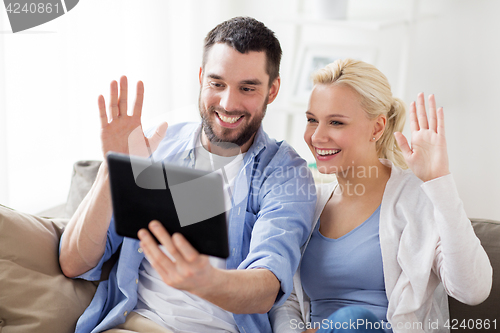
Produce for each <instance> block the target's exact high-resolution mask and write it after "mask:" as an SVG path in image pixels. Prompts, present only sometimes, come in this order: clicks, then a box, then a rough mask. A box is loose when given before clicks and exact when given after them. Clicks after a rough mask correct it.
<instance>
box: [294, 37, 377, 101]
mask: <svg viewBox="0 0 500 333" xmlns="http://www.w3.org/2000/svg"><path fill="white" fill-rule="evenodd" d="M345 58H353V59H357V60H362V61H365V62H367V63H370V64H373V65H376V64H375V61H376V48H375V47H370V46H345V45H306V46H304V47H303V48H302V52H301V55H300V57H299V62H298V65H297V66H296V68H295V71H294V86H293V94H292V95H293V96H292V102H294V103H297V104H301V105H304V104H307V102H308V100H309V95H310V94H311V90H312V87H313V83H312V80H311V75H312V74H313V73H314V72H315V71H316V70H318V69H320V68H323V67H325V66H326V65H328V64H330V63H332V62H334V61H335V60H337V59H345Z"/></svg>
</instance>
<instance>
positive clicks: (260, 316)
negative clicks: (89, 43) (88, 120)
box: [60, 17, 491, 333]
mask: <svg viewBox="0 0 500 333" xmlns="http://www.w3.org/2000/svg"><path fill="white" fill-rule="evenodd" d="M280 59H281V47H280V44H279V42H278V40H277V39H276V37H275V36H274V33H273V32H272V31H270V30H269V29H268V28H266V27H265V26H264V25H263V24H262V23H261V22H258V21H256V20H254V19H252V18H241V17H239V18H234V19H231V20H228V21H226V22H223V23H221V24H219V25H218V26H217V27H215V28H214V29H213V30H212V31H210V32H209V33H208V35H207V37H206V39H205V45H204V51H203V60H202V66H201V68H200V72H199V80H200V97H199V110H200V115H201V118H202V122H201V124H192V123H184V124H178V125H173V126H171V127H170V128H169V129H168V131H167V124H166V123H164V124H161V125H160V126H159V127H158V128H157V129H156V130H155V131H151V132H148V133H146V135H145V136H144V135H143V134H142V131H141V132H140V135H137V133H138V131H135V130H136V129H137V128H141V127H140V126H141V122H140V117H141V111H142V101H143V93H144V87H143V85H142V83H141V82H139V83H138V84H137V96H136V101H135V104H134V108H133V112H132V114H131V115H127V80H126V78H125V77H122V78H121V80H120V85H119V87H118V83H117V82H115V81H113V82H112V83H111V88H110V90H111V96H110V106H109V109H108V112H106V107H105V102H104V98H103V97H102V96H100V97H99V100H98V105H99V110H100V117H101V127H102V128H101V141H102V149H103V153H104V154H106V153H107V152H108V151H116V152H121V153H131V152H137V153H138V154H140V155H141V154H142V155H143V156H148V155H149V153H148V152H149V151H152V152H153V158H154V159H155V160H165V161H167V162H169V163H176V164H180V165H184V166H188V167H192V168H198V169H208V170H212V169H214V167H213V166H214V165H223V166H224V167H223V169H224V170H225V176H226V177H225V186H224V189H225V191H226V192H227V193H228V195H229V196H231V197H232V198H233V200H232V203H233V205H232V207H231V210H230V212H229V219H228V221H229V225H228V233H229V246H230V256H229V258H227V260H217V258H212V257H208V256H205V255H200V254H199V253H197V252H196V250H194V248H193V247H192V246H191V245H190V244H189V243H188V242H187V241H186V240H185V239H184V238H183V237H182V236H181V235H179V234H174V235H169V234H168V233H167V232H166V231H165V229H164V228H163V227H162V226H161V225H160V224H159V223H158V222H155V221H153V222H152V223H151V224H150V227H149V230H141V231H140V232H139V238H140V242H139V241H136V240H133V239H129V238H123V237H120V236H118V235H117V234H116V232H115V230H114V223H113V222H112V219H113V216H112V209H111V199H110V193H109V182H108V171H107V166H106V162H104V163H103V164H102V166H101V168H100V170H99V173H98V176H97V179H96V182H95V183H94V185H93V187H92V189H91V191H90V192H89V194H88V195H87V197H86V198H85V199H84V201H83V202H82V204H81V205H80V207H79V208H78V210H77V212H76V213H75V215H74V216H73V217H72V219H71V221H70V223H69V224H68V226H67V228H66V230H65V232H64V234H63V236H62V238H61V246H60V264H61V268H62V270H63V272H64V274H65V275H67V276H69V277H80V278H85V279H88V280H94V281H97V280H99V279H100V276H101V271H102V265H103V263H104V262H105V261H107V260H108V259H109V258H110V257H111V256H112V255H113V254H114V253H116V252H119V257H118V261H117V263H116V264H115V266H114V267H113V269H112V271H111V273H110V276H109V278H108V279H107V280H106V281H102V282H100V284H99V287H98V289H97V292H96V295H95V296H94V299H93V300H92V303H91V304H90V306H89V307H88V308H87V310H86V311H85V312H84V314H83V315H82V316H81V317H80V319H79V321H78V323H77V327H76V332H108V333H125V332H164V333H166V332H247V333H253V332H255V333H257V332H259V333H261V332H272V331H274V332H291V331H295V332H303V331H307V332H314V331H315V330H316V329H317V328H320V330H321V331H323V332H329V331H333V330H335V329H336V327H335V323H340V324H342V323H344V322H346V321H347V322H348V321H349V320H357V319H359V318H366V320H367V322H368V321H370V322H371V323H375V324H377V323H380V321H381V320H383V321H384V322H387V321H389V322H390V323H391V324H392V326H393V329H394V331H395V332H406V331H408V332H409V331H412V332H413V331H415V332H422V331H432V330H431V329H429V328H427V327H426V326H425V324H427V322H426V321H427V320H428V319H431V320H433V321H435V320H436V319H439V320H442V319H446V318H447V317H448V313H447V307H446V298H445V294H444V291H446V292H447V293H448V294H450V295H452V296H454V297H456V298H457V299H459V300H461V301H463V302H466V303H469V304H475V303H479V302H481V301H483V300H484V299H485V298H486V297H487V295H488V294H489V291H490V288H491V266H490V264H489V261H488V258H487V256H486V254H485V252H484V250H483V249H482V247H481V245H480V243H479V240H478V239H477V238H476V237H475V235H474V232H473V230H472V228H471V225H470V221H469V220H468V219H467V217H466V216H465V212H464V211H463V208H462V207H461V202H460V199H459V198H458V196H457V192H456V189H455V185H454V183H453V179H452V177H451V175H450V174H449V171H448V164H447V152H446V144H445V141H444V127H443V112H442V109H439V110H437V111H436V108H435V102H434V98H433V97H431V99H430V112H429V117H428V116H427V114H426V111H425V107H424V99H423V96H422V95H419V97H418V103H417V105H415V104H412V106H411V110H410V111H411V112H410V118H411V119H410V120H411V125H412V142H411V147H410V146H409V145H408V143H407V141H406V139H405V138H404V136H402V134H400V133H399V132H398V133H396V134H394V132H397V131H401V129H402V127H403V124H404V107H403V106H402V104H401V103H400V102H399V101H397V100H395V99H394V98H393V97H392V94H391V91H390V87H389V84H388V83H387V80H386V78H385V76H383V74H381V73H380V72H379V71H378V70H377V69H375V68H374V67H373V66H371V65H368V64H365V63H362V62H358V61H352V60H343V61H337V62H335V63H333V64H331V65H329V66H327V67H326V68H325V69H323V70H321V71H319V72H318V73H317V74H316V76H315V78H314V83H315V86H314V90H313V93H312V95H311V99H310V102H309V107H308V110H307V113H306V115H307V122H308V124H307V129H306V132H305V136H304V138H305V140H306V142H307V143H308V145H309V147H310V148H311V151H312V153H313V155H314V156H315V158H316V161H317V165H318V169H319V170H320V171H321V172H324V173H336V174H337V182H335V183H332V184H328V185H324V186H320V187H318V192H317V194H318V195H317V197H316V191H315V190H314V183H313V180H312V177H311V174H310V173H309V172H307V173H305V174H304V172H300V170H301V169H302V168H305V167H306V163H305V161H304V160H303V159H301V158H300V157H299V156H298V155H297V154H296V153H295V151H294V150H293V149H292V148H291V147H290V146H289V145H288V144H287V143H286V142H276V141H275V140H272V139H270V138H269V137H268V136H267V135H266V133H265V132H264V131H263V129H262V127H261V122H262V119H263V117H264V114H265V111H266V107H267V104H269V103H271V102H272V101H273V100H274V99H275V98H276V96H277V94H278V91H279V87H280V83H281V82H280V77H279V63H280ZM118 90H119V91H118ZM395 140H397V142H398V144H399V145H400V146H401V147H402V152H401V151H400V150H399V149H398V147H397V145H396V143H395ZM144 141H145V142H146V143H147V146H148V149H146V151H148V152H140V149H136V148H135V146H137V147H139V146H141V143H143V142H144ZM235 156H236V157H237V158H235ZM235 161H239V163H235ZM405 161H406V163H407V164H408V166H409V167H410V169H411V171H410V170H403V169H406V165H405ZM215 169H217V170H219V169H220V168H215ZM412 171H413V172H412ZM297 175H299V177H297ZM284 189H286V190H284ZM355 191H357V192H355ZM360 191H362V193H361V192H360ZM193 209H196V207H193ZM151 234H153V235H154V236H156V238H157V239H159V240H160V242H161V243H162V246H161V247H159V246H158V245H157V244H156V241H155V240H154V238H153V237H152V235H151ZM165 252H168V254H167V253H165ZM458 256H460V259H459V258H458ZM299 264H300V267H299ZM471 267H474V268H473V269H471ZM298 268H299V270H297V269H298ZM294 274H295V275H294ZM440 282H442V284H440ZM270 310H271V311H270ZM269 311H270V312H269ZM268 313H269V314H268ZM270 319H271V322H272V324H271V322H270ZM325 320H327V321H329V320H331V321H332V325H329V326H330V327H324V325H323V326H320V325H319V324H323V323H324V321H325ZM424 321H425V322H424ZM413 322H420V323H423V324H424V326H423V328H422V329H414V330H412V329H407V328H405V327H404V325H406V324H408V323H413ZM400 323H402V324H403V328H399V324H400ZM340 326H341V327H340V328H342V325H340ZM271 327H273V328H271ZM384 328H386V327H384ZM363 329H364V328H360V330H359V331H360V332H361V331H363Z"/></svg>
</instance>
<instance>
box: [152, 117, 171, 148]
mask: <svg viewBox="0 0 500 333" xmlns="http://www.w3.org/2000/svg"><path fill="white" fill-rule="evenodd" d="M167 128H168V123H167V122H163V123H161V124H160V125H159V126H158V127H157V128H156V131H155V132H154V134H153V135H152V136H151V137H149V138H148V145H149V147H150V148H151V151H152V152H153V151H155V150H156V148H157V147H158V145H159V144H160V142H161V140H162V139H163V137H164V136H165V133H167Z"/></svg>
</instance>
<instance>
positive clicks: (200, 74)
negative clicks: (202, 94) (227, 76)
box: [198, 67, 203, 86]
mask: <svg viewBox="0 0 500 333" xmlns="http://www.w3.org/2000/svg"><path fill="white" fill-rule="evenodd" d="M198 77H199V79H200V86H201V84H202V82H203V68H202V67H200V73H199V74H198Z"/></svg>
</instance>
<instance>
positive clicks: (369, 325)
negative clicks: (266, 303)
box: [271, 59, 492, 333]
mask: <svg viewBox="0 0 500 333" xmlns="http://www.w3.org/2000/svg"><path fill="white" fill-rule="evenodd" d="M313 81H314V89H313V91H312V94H311V98H310V101H309V108H308V111H307V112H306V115H307V122H308V123H307V128H306V131H305V134H304V139H305V141H306V143H307V144H308V146H309V148H310V149H311V152H312V153H313V155H314V157H315V159H316V164H317V167H318V170H319V171H320V172H322V173H328V174H332V173H334V174H336V179H337V181H336V182H333V183H331V184H325V185H321V186H319V187H318V202H317V206H316V216H315V219H314V224H313V228H312V233H311V235H310V236H309V239H308V241H307V243H306V245H305V246H304V249H303V251H302V253H303V257H302V261H301V264H300V267H299V270H298V271H297V274H296V275H295V277H294V286H295V290H294V293H292V295H291V296H290V298H289V299H288V300H287V301H286V303H285V304H284V305H282V306H280V307H278V308H275V309H273V310H272V312H271V320H272V322H273V329H274V332H277V333H279V332H308V333H309V332H316V330H317V329H318V328H320V330H319V331H318V333H319V332H336V331H337V330H336V329H344V330H342V331H349V330H352V331H356V332H363V331H370V332H372V331H373V332H390V331H391V329H392V331H394V332H442V331H443V332H447V331H448V329H447V328H446V326H447V320H448V319H449V313H448V304H447V298H446V294H448V295H450V296H452V297H454V298H456V299H458V300H459V301H461V302H464V303H467V304H471V305H473V304H478V303H481V302H482V301H484V300H485V299H486V298H487V297H488V295H489V292H490V290H491V283H492V268H491V265H490V262H489V259H488V257H487V255H486V253H485V252H484V249H483V248H482V247H481V244H480V242H479V240H478V239H477V237H476V236H475V234H474V231H473V229H472V226H471V223H470V221H469V220H468V219H467V216H466V213H465V211H464V209H463V207H462V202H461V201H460V199H459V197H458V193H457V190H456V187H455V184H454V182H453V178H452V176H451V174H450V172H449V170H448V155H447V151H446V141H445V136H444V122H443V121H444V118H443V109H442V108H439V109H438V110H436V103H435V100H434V96H433V95H431V96H430V97H429V116H427V113H426V111H425V101H424V97H423V94H419V95H418V99H417V103H415V102H413V103H412V104H411V106H410V125H411V132H412V138H411V147H410V145H409V144H408V142H407V140H406V138H405V137H404V136H403V135H402V134H401V131H402V129H403V127H404V122H405V107H404V105H403V103H402V102H401V101H400V100H399V99H397V98H394V97H392V93H391V89H390V85H389V83H388V81H387V78H386V77H385V76H384V75H383V74H382V73H381V72H380V71H379V70H377V69H376V68H375V67H374V66H372V65H370V64H367V63H364V62H361V61H355V60H351V59H346V60H337V61H335V62H334V63H332V64H330V65H328V66H326V67H325V68H323V69H322V70H319V71H318V72H316V73H315V74H314V77H313ZM398 146H399V147H400V148H401V149H400V148H399V147H398ZM408 167H409V169H410V170H408ZM353 323H354V324H353ZM448 325H449V322H448ZM356 329H357V330H356Z"/></svg>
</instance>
